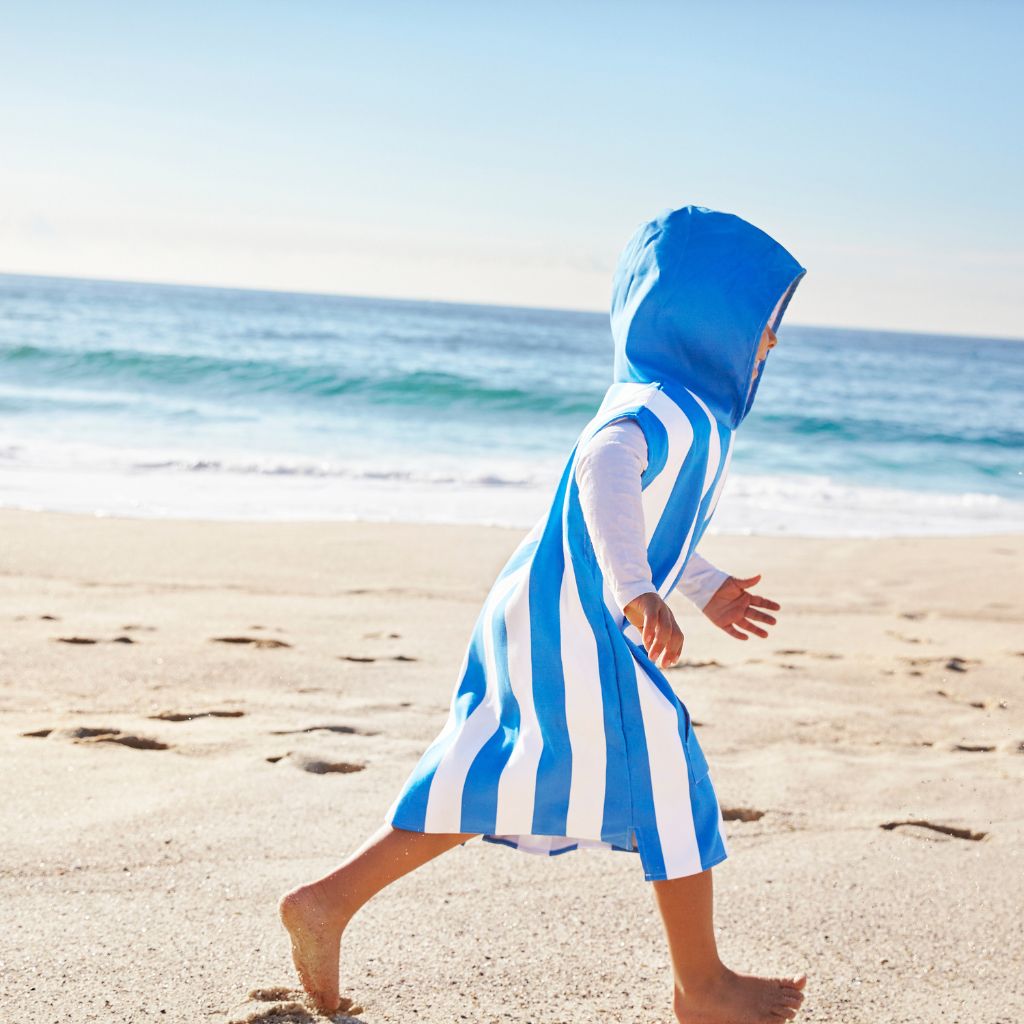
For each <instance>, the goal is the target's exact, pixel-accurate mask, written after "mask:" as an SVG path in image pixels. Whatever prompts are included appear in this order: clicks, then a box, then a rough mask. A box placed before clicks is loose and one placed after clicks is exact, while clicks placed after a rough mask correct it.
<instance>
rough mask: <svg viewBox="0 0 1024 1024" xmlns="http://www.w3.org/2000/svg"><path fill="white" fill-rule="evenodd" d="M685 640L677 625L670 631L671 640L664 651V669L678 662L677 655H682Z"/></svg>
mask: <svg viewBox="0 0 1024 1024" xmlns="http://www.w3.org/2000/svg"><path fill="white" fill-rule="evenodd" d="M685 639H686V638H685V637H684V636H683V631H682V630H681V629H680V628H679V625H678V623H677V624H676V626H675V628H674V629H673V630H672V640H671V642H670V643H669V645H668V648H667V649H666V654H665V665H666V667H667V666H669V665H674V664H675V663H676V662H677V661H679V655H681V654H682V653H683V644H684V643H685Z"/></svg>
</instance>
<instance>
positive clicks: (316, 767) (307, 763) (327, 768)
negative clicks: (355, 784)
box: [266, 752, 366, 775]
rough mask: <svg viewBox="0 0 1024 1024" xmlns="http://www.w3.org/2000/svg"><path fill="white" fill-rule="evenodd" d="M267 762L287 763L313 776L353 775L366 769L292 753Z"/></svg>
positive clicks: (361, 766)
mask: <svg viewBox="0 0 1024 1024" xmlns="http://www.w3.org/2000/svg"><path fill="white" fill-rule="evenodd" d="M266 760H267V761H270V763H271V764H277V763H278V762H279V761H287V762H288V763H289V764H291V765H294V766H295V767H296V768H301V769H302V770H303V771H304V772H310V773H311V774H313V775H351V774H352V773H353V772H361V771H363V769H365V768H366V765H365V764H359V763H358V762H355V761H326V760H324V759H323V758H321V757H309V756H307V755H306V754H295V753H291V752H289V753H287V754H282V755H281V756H280V757H277V758H274V759H271V758H269V757H268V758H266Z"/></svg>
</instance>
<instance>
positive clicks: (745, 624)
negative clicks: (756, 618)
mask: <svg viewBox="0 0 1024 1024" xmlns="http://www.w3.org/2000/svg"><path fill="white" fill-rule="evenodd" d="M737 625H738V626H740V627H742V628H743V629H745V630H746V631H747V632H748V633H753V634H754V636H759V637H761V639H762V640H763V639H766V638H767V636H768V634H767V633H766V632H765V631H764V630H763V629H762V628H761V627H760V626H755V625H754V624H753V623H752V622H751V621H750V619H742V620H741V621H740V622H738V623H737Z"/></svg>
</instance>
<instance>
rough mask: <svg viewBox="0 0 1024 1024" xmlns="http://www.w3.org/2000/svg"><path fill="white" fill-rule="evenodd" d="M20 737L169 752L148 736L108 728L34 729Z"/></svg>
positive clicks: (165, 747) (166, 744)
mask: <svg viewBox="0 0 1024 1024" xmlns="http://www.w3.org/2000/svg"><path fill="white" fill-rule="evenodd" d="M21 735H22V736H26V737H33V738H38V739H45V738H46V737H55V738H60V739H68V740H71V742H72V743H119V744H121V746H123V747H131V748H132V749H134V750H169V749H170V744H168V743H161V742H160V741H159V740H155V739H152V738H151V737H149V736H135V735H133V734H132V733H126V732H121V730H120V729H113V728H110V727H109V726H100V727H94V726H84V725H81V726H75V727H74V728H70V729H35V730H33V731H32V732H23V733H22V734H21Z"/></svg>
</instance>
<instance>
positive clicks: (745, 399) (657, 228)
mask: <svg viewBox="0 0 1024 1024" xmlns="http://www.w3.org/2000/svg"><path fill="white" fill-rule="evenodd" d="M803 274H804V270H803V268H802V267H801V266H800V265H799V264H798V263H797V262H796V260H794V259H793V257H792V256H791V255H790V254H789V253H788V252H787V251H786V250H785V249H784V248H783V247H782V246H781V245H779V244H778V243H777V242H775V241H774V240H773V239H772V238H770V237H769V236H768V235H766V234H765V233H764V232H762V231H760V230H758V229H757V228H755V227H754V226H753V225H751V224H748V223H747V222H746V221H744V220H741V219H740V218H738V217H735V216H732V215H729V214H724V213H719V212H715V211H712V210H708V209H705V208H702V207H693V206H688V207H684V208H683V209H680V210H675V211H671V212H669V213H666V214H664V215H662V216H661V217H659V218H658V219H656V220H654V221H652V222H650V223H648V224H645V225H644V226H643V227H642V228H641V229H640V230H639V231H638V232H637V233H636V235H635V236H634V237H633V238H632V240H631V241H630V242H629V244H628V245H627V246H626V249H625V250H624V252H623V254H622V257H621V259H620V263H619V267H618V270H617V271H616V276H615V281H614V287H613V297H612V315H611V323H612V334H613V337H614V342H615V383H614V384H612V386H611V387H610V388H609V390H608V393H607V395H606V396H605V399H604V401H603V403H602V404H601V407H600V408H599V409H598V411H597V414H596V415H595V416H594V418H593V419H592V420H591V421H590V422H589V423H588V424H587V425H586V426H585V427H584V428H583V431H582V433H581V434H580V437H579V439H578V441H577V443H576V446H575V447H574V449H573V451H572V453H571V455H570V457H569V461H568V463H567V464H566V467H565V470H564V472H563V473H562V477H561V481H560V483H559V485H558V490H557V492H556V494H555V497H554V500H553V501H552V503H551V507H550V510H549V511H548V512H547V514H546V515H545V516H544V517H543V518H542V519H541V520H540V521H539V522H538V523H537V524H536V526H535V527H534V528H533V529H532V530H531V531H530V533H529V534H528V535H527V536H526V537H525V538H524V540H523V541H522V543H521V544H520V545H519V547H518V548H517V549H516V551H515V552H514V553H513V555H512V556H511V558H510V559H509V561H508V563H507V564H506V565H505V567H504V568H503V569H502V571H501V573H500V574H499V576H498V579H497V580H496V581H495V583H494V585H493V587H492V588H491V591H490V593H489V595H488V597H487V599H486V601H485V603H484V606H483V608H482V610H481V612H480V615H479V617H478V619H477V622H476V627H475V629H474V631H473V635H472V638H471V640H470V642H469V646H468V649H467V651H466V655H465V658H464V661H463V664H462V668H461V670H460V672H459V679H458V684H457V686H456V689H455V693H454V696H453V698H452V705H451V711H450V714H449V717H448V721H447V724H446V725H445V727H444V729H443V730H442V732H441V734H440V735H439V736H438V737H437V739H436V740H435V741H434V742H433V744H431V746H430V747H429V748H428V749H427V751H426V753H424V755H423V757H422V758H421V760H420V762H419V764H418V765H417V766H416V768H415V770H414V771H413V773H412V775H411V776H410V778H409V780H408V781H407V782H406V784H405V786H404V787H403V789H402V790H401V792H400V793H399V795H398V797H397V799H396V800H395V803H394V804H393V805H392V807H391V809H390V810H389V812H388V815H387V820H388V821H389V822H390V823H391V824H392V825H393V826H395V827H396V828H402V829H410V830H414V831H419V832H448V833H457V832H461V833H478V834H480V835H482V836H483V837H484V838H485V839H487V840H490V841H492V842H499V843H505V844H507V845H509V846H513V847H515V848H517V849H520V850H525V851H528V852H535V853H546V854H557V853H563V852H567V851H569V850H574V849H577V848H580V847H601V848H608V849H618V850H627V851H629V850H636V851H637V852H639V854H640V859H641V863H642V865H643V868H644V875H645V877H646V878H647V879H649V880H655V879H667V878H676V877H680V876H683V875H689V874H694V873H696V872H699V871H702V870H704V869H706V868H709V867H711V866H712V865H714V864H717V863H718V862H719V861H721V860H724V859H725V857H726V855H727V854H726V847H725V841H724V837H723V828H722V815H721V811H720V809H719V805H718V801H717V799H716V796H715V792H714V788H713V787H712V784H711V779H710V776H709V774H708V766H707V762H706V761H705V759H704V755H703V753H702V751H701V747H700V744H699V742H698V740H697V735H696V732H695V731H694V728H693V724H692V723H691V721H690V715H689V713H688V712H687V710H686V707H685V706H684V704H683V703H682V702H681V701H680V699H679V698H678V697H677V696H676V694H675V692H674V691H673V690H672V687H671V686H670V685H669V683H668V680H667V679H666V678H665V676H664V674H663V673H662V672H661V671H660V670H659V669H658V668H657V667H656V666H655V665H654V664H653V663H652V662H651V660H650V659H649V658H648V657H647V654H646V652H645V650H644V648H643V645H642V643H641V638H640V636H639V633H638V631H637V630H636V628H635V627H634V626H631V625H629V623H628V622H626V620H625V619H624V617H623V615H622V612H621V611H620V610H619V608H618V607H617V606H616V604H615V602H614V600H613V599H612V597H611V592H610V589H609V587H608V586H607V584H606V582H605V580H604V579H603V577H602V573H601V570H600V567H599V566H598V563H597V560H596V557H595V554H594V546H593V543H592V540H591V537H590V535H589V533H588V531H587V526H586V523H585V521H584V518H583V514H582V512H581V509H580V502H579V496H578V491H577V486H576V481H575V476H574V471H575V463H576V453H577V450H579V449H580V448H581V447H582V445H583V443H584V442H585V441H586V440H588V439H589V438H590V437H592V436H593V434H594V433H595V432H596V431H598V430H600V429H601V428H602V427H603V426H605V425H607V424H608V423H610V422H611V421H613V420H617V419H623V418H631V419H635V420H636V422H637V423H638V424H639V425H640V427H641V428H642V429H643V432H644V435H645V437H646V439H647V447H648V465H647V469H646V470H645V472H644V474H643V478H642V485H643V510H644V519H645V527H646V540H647V553H648V559H649V561H650V565H651V570H652V574H653V580H654V585H655V587H656V588H657V590H658V592H659V593H660V594H661V595H662V596H663V597H665V596H667V595H668V594H669V592H670V591H671V590H672V589H673V588H674V587H675V585H676V583H677V582H678V580H679V577H680V575H681V574H682V571H683V568H684V567H685V565H686V562H687V559H688V558H689V557H690V554H691V553H692V552H693V551H694V549H695V548H696V546H697V544H698V543H699V541H700V539H701V536H702V535H703V533H704V530H705V528H706V527H707V525H708V522H709V520H710V519H711V516H712V513H713V512H714V509H715V505H716V503H717V501H718V497H719V494H720V493H721V490H722V485H723V482H724V480H725V474H726V470H727V468H728V464H729V458H730V455H731V452H732V441H733V431H734V430H735V428H736V427H737V426H738V425H739V423H740V422H741V421H742V420H743V418H744V417H745V416H746V414H747V412H748V411H749V409H750V405H751V403H752V401H753V397H754V393H755V392H756V390H757V384H758V382H759V381H760V377H761V372H762V369H763V363H758V362H757V358H756V356H757V349H758V343H759V340H760V337H761V334H762V332H763V331H764V328H765V325H766V324H767V323H768V322H769V319H770V318H771V319H772V327H773V329H774V328H775V327H777V326H778V323H779V321H780V320H781V319H782V315H783V313H784V312H785V308H786V306H787V305H788V303H789V299H790V297H791V296H792V293H793V290H794V288H795V287H796V285H797V283H798V281H799V280H800V278H801V277H802V276H803ZM773 311H774V317H773V316H772V314H773ZM752 375H754V376H753V382H752V380H751V378H752Z"/></svg>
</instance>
